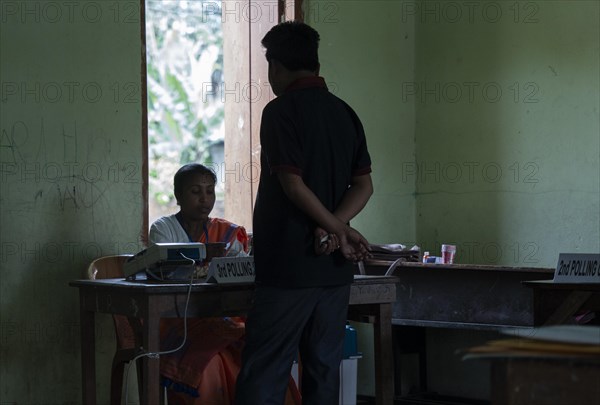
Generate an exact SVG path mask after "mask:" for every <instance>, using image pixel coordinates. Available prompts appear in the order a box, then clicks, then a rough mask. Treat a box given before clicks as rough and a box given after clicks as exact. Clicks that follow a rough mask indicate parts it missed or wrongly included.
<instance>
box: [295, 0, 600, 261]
mask: <svg viewBox="0 0 600 405" xmlns="http://www.w3.org/2000/svg"><path fill="white" fill-rule="evenodd" d="M598 4H599V3H598V2H594V1H571V2H564V1H563V2H561V1H543V2H487V1H486V2H468V3H463V2H436V1H429V2H422V1H366V0H363V1H315V0H309V1H308V3H307V4H306V6H305V12H306V15H307V21H308V22H309V23H311V24H312V25H314V26H315V27H316V28H317V29H318V30H319V32H320V33H321V35H322V44H321V60H322V65H323V67H322V72H323V74H324V76H325V77H326V79H327V80H328V81H335V82H337V84H338V94H339V95H341V96H342V97H343V98H345V99H346V100H348V101H349V102H350V103H351V105H353V106H354V107H355V109H356V110H357V112H358V113H359V115H360V116H361V118H362V120H363V122H364V125H365V128H366V130H367V136H368V142H369V146H370V151H371V155H372V158H373V161H374V163H373V178H374V182H375V195H374V196H373V198H372V200H371V201H370V202H369V205H368V207H367V209H366V210H365V212H364V214H361V215H360V216H359V217H358V218H357V220H356V221H355V223H354V224H355V225H356V226H357V227H358V228H359V229H361V230H362V231H364V233H365V235H366V236H367V237H368V238H369V239H370V240H371V241H373V242H375V243H391V242H403V243H410V242H412V241H414V240H416V241H417V242H418V244H419V245H420V246H421V247H422V249H423V250H430V251H431V253H432V254H434V255H435V254H439V249H440V245H441V244H442V243H456V244H457V245H458V254H457V261H458V262H462V263H484V264H503V265H514V266H531V267H553V266H554V265H555V263H556V260H557V258H558V253H559V252H598V251H599V250H600V246H599V244H600V235H599V227H600V219H599V211H600V207H599V196H600V190H599V183H600V181H599V174H600V173H599V162H598V159H599V158H598V157H599V155H600V151H599V138H600V136H599V130H600V129H599V118H598V117H599V111H598V110H599V94H600V91H599V82H598V80H599V72H600V67H599V51H598V44H599V22H598V21H599V18H598V17H599V11H598Z"/></svg>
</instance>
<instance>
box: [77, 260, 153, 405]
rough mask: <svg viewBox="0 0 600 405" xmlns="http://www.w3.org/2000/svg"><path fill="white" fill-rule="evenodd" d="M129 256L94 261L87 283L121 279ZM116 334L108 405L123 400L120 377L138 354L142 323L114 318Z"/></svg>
mask: <svg viewBox="0 0 600 405" xmlns="http://www.w3.org/2000/svg"><path fill="white" fill-rule="evenodd" d="M131 256H132V255H116V256H104V257H100V258H98V259H95V260H94V261H92V263H90V265H89V267H88V269H87V278H88V279H89V280H96V279H105V278H122V277H123V264H124V263H125V261H126V260H127V259H128V258H129V257H131ZM113 321H114V324H115V334H116V337H117V350H116V352H115V355H114V357H113V361H112V369H111V377H110V403H111V404H120V403H121V401H122V398H123V374H124V371H125V364H126V363H129V362H130V361H132V360H133V359H134V358H135V356H136V355H137V354H139V349H138V348H139V347H140V346H141V341H142V333H141V331H142V327H141V322H140V320H139V319H137V318H128V317H126V316H124V315H113ZM136 366H137V376H138V391H139V394H140V398H141V394H142V387H143V385H142V381H143V376H142V367H141V361H138V362H137V364H136Z"/></svg>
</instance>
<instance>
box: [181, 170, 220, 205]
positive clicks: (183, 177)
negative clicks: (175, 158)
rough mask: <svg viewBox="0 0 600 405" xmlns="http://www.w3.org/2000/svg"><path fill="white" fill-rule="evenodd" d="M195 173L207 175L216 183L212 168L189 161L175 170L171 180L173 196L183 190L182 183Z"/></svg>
mask: <svg viewBox="0 0 600 405" xmlns="http://www.w3.org/2000/svg"><path fill="white" fill-rule="evenodd" d="M195 174H204V175H207V176H208V177H209V178H211V179H212V180H213V182H214V183H215V184H216V183H217V175H216V174H215V172H214V171H213V170H212V169H209V168H208V167H206V166H204V165H201V164H200V163H189V164H187V165H183V166H181V167H180V168H179V170H177V173H175V178H174V180H173V183H174V194H175V198H177V196H179V195H181V192H182V191H183V190H182V188H183V185H184V184H185V182H186V181H187V179H188V178H189V177H191V176H192V175H195Z"/></svg>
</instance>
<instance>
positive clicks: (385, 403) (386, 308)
mask: <svg viewBox="0 0 600 405" xmlns="http://www.w3.org/2000/svg"><path fill="white" fill-rule="evenodd" d="M374 307H375V308H377V310H376V311H375V312H377V313H376V314H375V323H374V324H373V332H374V343H375V396H376V403H377V405H392V404H393V403H394V356H393V353H392V305H391V304H389V303H387V304H379V305H374Z"/></svg>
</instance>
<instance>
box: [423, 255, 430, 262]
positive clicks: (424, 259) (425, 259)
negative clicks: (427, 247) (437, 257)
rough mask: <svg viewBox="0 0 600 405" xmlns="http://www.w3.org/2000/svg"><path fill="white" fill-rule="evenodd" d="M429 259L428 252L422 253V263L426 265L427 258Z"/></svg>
mask: <svg viewBox="0 0 600 405" xmlns="http://www.w3.org/2000/svg"><path fill="white" fill-rule="evenodd" d="M428 257H429V252H424V253H423V263H427V258H428Z"/></svg>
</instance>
